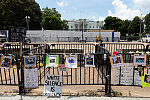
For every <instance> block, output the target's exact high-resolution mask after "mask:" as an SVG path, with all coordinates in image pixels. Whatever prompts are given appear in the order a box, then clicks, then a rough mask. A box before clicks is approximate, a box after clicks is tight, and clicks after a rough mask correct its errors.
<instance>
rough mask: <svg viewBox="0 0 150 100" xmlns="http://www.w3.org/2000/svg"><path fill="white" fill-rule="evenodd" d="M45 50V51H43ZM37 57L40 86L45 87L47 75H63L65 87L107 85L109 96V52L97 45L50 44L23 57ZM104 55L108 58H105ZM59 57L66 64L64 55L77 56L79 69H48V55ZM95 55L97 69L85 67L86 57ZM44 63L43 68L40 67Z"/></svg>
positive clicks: (28, 52)
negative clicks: (65, 70)
mask: <svg viewBox="0 0 150 100" xmlns="http://www.w3.org/2000/svg"><path fill="white" fill-rule="evenodd" d="M43 48H45V49H43ZM31 53H32V55H36V65H37V67H38V71H39V85H44V78H45V74H57V75H62V77H63V85H105V93H106V94H109V92H110V86H108V84H109V83H108V82H110V77H109V76H110V72H111V67H110V63H108V62H109V58H108V57H109V56H110V54H109V52H108V51H107V50H105V49H104V48H102V47H100V45H95V44H86V43H84V44H82V43H78V44H50V45H45V46H43V47H38V48H36V49H31V50H28V51H25V52H23V56H26V55H30V54H31ZM104 53H105V56H106V58H104ZM47 54H50V55H53V54H55V55H59V63H60V64H64V62H65V59H64V54H77V56H78V57H77V59H78V60H77V65H78V67H77V68H69V69H68V71H67V72H63V71H62V72H60V71H58V68H55V67H51V68H50V67H48V68H46V67H45V65H46V55H47ZM90 54H92V55H94V58H95V60H94V63H95V67H93V68H91V67H87V68H86V67H84V64H85V58H84V55H90ZM41 63H42V65H43V66H40V65H41Z"/></svg>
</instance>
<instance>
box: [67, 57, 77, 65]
mask: <svg viewBox="0 0 150 100" xmlns="http://www.w3.org/2000/svg"><path fill="white" fill-rule="evenodd" d="M65 67H68V68H77V55H70V56H69V57H66V62H65Z"/></svg>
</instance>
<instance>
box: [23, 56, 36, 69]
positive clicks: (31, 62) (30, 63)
mask: <svg viewBox="0 0 150 100" xmlns="http://www.w3.org/2000/svg"><path fill="white" fill-rule="evenodd" d="M24 66H25V67H35V66H36V57H35V56H24Z"/></svg>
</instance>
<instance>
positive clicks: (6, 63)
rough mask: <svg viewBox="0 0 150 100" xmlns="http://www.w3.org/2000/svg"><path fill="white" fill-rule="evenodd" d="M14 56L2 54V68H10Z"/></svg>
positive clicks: (0, 62)
mask: <svg viewBox="0 0 150 100" xmlns="http://www.w3.org/2000/svg"><path fill="white" fill-rule="evenodd" d="M12 58H13V57H12V56H11V55H8V56H5V55H1V61H0V65H1V68H10V67H11V65H12Z"/></svg>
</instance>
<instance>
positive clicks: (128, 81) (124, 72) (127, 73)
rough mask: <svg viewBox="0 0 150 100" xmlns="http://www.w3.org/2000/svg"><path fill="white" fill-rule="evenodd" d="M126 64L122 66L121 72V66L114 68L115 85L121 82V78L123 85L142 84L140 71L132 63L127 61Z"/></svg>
mask: <svg viewBox="0 0 150 100" xmlns="http://www.w3.org/2000/svg"><path fill="white" fill-rule="evenodd" d="M124 65H125V67H121V73H120V67H116V68H114V69H113V70H114V80H113V84H114V85H117V84H119V79H120V84H122V85H133V84H134V85H139V86H141V76H140V75H139V71H137V70H134V67H133V64H132V63H125V64H124ZM133 73H134V74H133ZM119 76H120V77H119ZM133 78H134V80H133ZM133 82H134V83H133Z"/></svg>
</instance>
